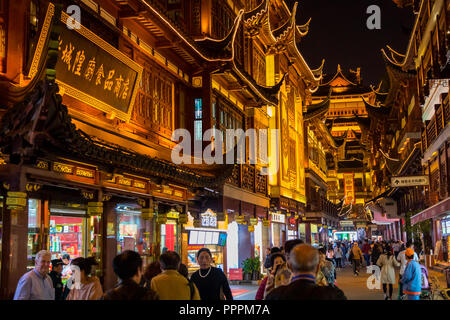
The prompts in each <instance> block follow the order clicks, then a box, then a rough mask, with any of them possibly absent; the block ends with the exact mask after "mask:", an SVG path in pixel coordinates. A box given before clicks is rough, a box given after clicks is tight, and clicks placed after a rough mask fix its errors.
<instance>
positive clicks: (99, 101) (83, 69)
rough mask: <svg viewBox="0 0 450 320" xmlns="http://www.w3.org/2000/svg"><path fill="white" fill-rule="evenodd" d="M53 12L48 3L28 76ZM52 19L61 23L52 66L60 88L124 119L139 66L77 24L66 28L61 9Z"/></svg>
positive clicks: (42, 48) (38, 56)
mask: <svg viewBox="0 0 450 320" xmlns="http://www.w3.org/2000/svg"><path fill="white" fill-rule="evenodd" d="M54 12H55V10H54V5H52V4H51V3H50V4H49V8H48V12H47V16H46V23H47V24H46V26H47V27H46V28H42V32H41V35H40V38H39V43H38V44H37V46H36V50H35V54H34V57H33V62H32V66H31V71H30V75H29V76H30V77H33V76H34V75H36V74H37V71H36V68H37V65H38V62H39V61H40V59H41V56H43V54H44V53H45V45H46V43H47V38H48V33H49V32H50V28H49V23H50V18H51V17H52V16H53V15H54ZM55 18H56V19H60V25H61V33H60V35H59V38H58V42H59V45H58V60H57V63H56V66H55V69H56V80H55V81H56V83H57V84H58V85H59V87H60V89H62V90H61V91H62V92H64V94H65V95H68V96H71V97H73V98H75V99H77V100H80V101H82V102H84V103H86V104H88V105H90V106H92V107H94V108H97V109H99V110H101V111H103V112H106V113H109V114H114V115H115V116H116V117H117V118H119V119H122V120H124V121H128V120H129V119H130V117H131V111H132V108H133V105H134V100H135V98H136V94H137V89H138V86H139V83H140V81H141V76H142V66H140V65H139V64H137V63H136V62H134V61H133V60H131V59H130V58H128V57H127V56H126V55H124V54H123V53H121V52H120V51H119V50H118V49H116V48H115V47H113V46H112V45H110V44H109V43H107V42H105V41H104V40H103V39H101V38H100V37H98V36H97V35H95V34H94V33H93V32H91V31H90V30H88V29H87V28H85V27H84V26H82V25H81V24H80V25H79V28H73V29H70V28H68V26H67V20H68V18H69V16H68V15H67V14H66V13H65V12H61V17H55Z"/></svg>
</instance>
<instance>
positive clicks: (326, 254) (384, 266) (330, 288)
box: [14, 239, 423, 301]
mask: <svg viewBox="0 0 450 320" xmlns="http://www.w3.org/2000/svg"><path fill="white" fill-rule="evenodd" d="M196 257H197V262H198V265H199V266H200V268H199V269H198V270H197V271H195V272H194V273H193V274H192V275H191V276H190V277H189V272H188V268H187V266H186V265H184V264H182V263H181V258H180V256H179V255H178V253H176V252H174V251H168V250H166V251H165V252H164V253H163V254H161V256H160V257H159V261H155V262H153V263H150V264H149V265H148V266H147V267H146V268H145V269H143V261H142V258H141V256H140V255H139V254H138V253H137V252H134V251H130V250H127V251H124V252H122V253H120V254H119V255H117V256H116V257H115V258H114V259H113V262H112V268H113V271H114V273H115V274H116V275H117V277H118V279H119V281H118V283H117V285H116V286H115V287H114V288H113V289H111V290H108V291H107V292H103V289H102V285H101V283H100V279H99V278H97V277H96V276H94V275H93V273H94V272H93V268H94V267H95V266H96V265H97V262H96V260H95V258H93V257H88V258H82V257H79V258H76V259H74V260H71V261H70V257H68V256H63V259H54V260H51V254H50V252H48V251H45V250H42V251H39V252H38V253H37V255H36V259H35V268H34V269H33V270H31V271H29V272H27V273H26V274H24V275H23V276H22V278H21V279H20V280H19V282H18V285H17V289H16V292H15V295H14V299H15V300H101V299H104V300H202V301H219V300H233V295H232V292H231V289H230V285H229V282H228V279H227V277H226V276H225V274H224V273H223V271H222V270H221V269H219V268H216V267H214V266H213V263H212V262H213V257H212V254H211V252H210V250H209V249H208V248H202V249H200V250H198V252H197V255H196ZM418 260H419V258H418V256H417V253H415V252H414V245H413V244H412V243H411V242H408V243H406V245H405V244H403V243H401V242H389V243H388V242H385V241H382V242H378V241H368V240H365V241H363V242H356V241H354V242H350V241H336V242H330V243H328V244H327V245H321V246H319V248H315V247H313V246H311V245H309V244H304V243H303V241H302V240H299V239H296V240H289V241H286V242H285V244H284V247H282V248H277V247H273V248H269V249H268V250H267V252H266V257H265V261H264V268H265V270H266V275H265V277H264V278H263V279H262V280H261V282H260V285H259V288H258V290H257V292H256V296H255V299H256V300H281V299H289V300H296V299H319V300H320V299H325V300H345V299H346V296H345V294H344V292H343V291H342V290H341V289H340V288H339V286H338V285H337V281H336V278H337V275H338V273H337V270H339V269H341V268H345V267H347V266H349V265H351V266H352V270H353V274H354V276H355V277H357V276H358V275H359V273H360V268H361V266H363V265H364V264H365V266H366V267H367V266H370V265H377V266H378V267H379V268H380V270H381V272H380V282H381V283H382V287H383V292H384V295H385V300H391V299H392V295H393V287H394V285H395V283H396V268H399V269H400V271H399V277H398V278H399V295H398V299H405V298H407V299H408V300H418V299H419V297H420V295H421V292H422V289H423V266H421V265H420V264H419V262H418ZM50 264H51V265H52V271H51V272H50V273H49V268H50ZM70 272H73V273H72V274H71V276H70V278H69V280H68V281H67V284H66V285H63V282H62V278H63V277H64V275H65V274H67V273H70Z"/></svg>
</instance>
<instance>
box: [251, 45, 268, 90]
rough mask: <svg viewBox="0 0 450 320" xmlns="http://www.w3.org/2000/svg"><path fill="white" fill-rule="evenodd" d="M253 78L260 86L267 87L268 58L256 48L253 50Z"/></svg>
mask: <svg viewBox="0 0 450 320" xmlns="http://www.w3.org/2000/svg"><path fill="white" fill-rule="evenodd" d="M253 78H254V79H255V80H256V82H257V83H258V84H260V85H263V86H265V85H266V58H265V56H264V54H263V53H262V52H261V50H259V49H258V48H257V47H256V46H254V50H253Z"/></svg>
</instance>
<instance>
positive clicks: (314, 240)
mask: <svg viewBox="0 0 450 320" xmlns="http://www.w3.org/2000/svg"><path fill="white" fill-rule="evenodd" d="M318 226H319V224H315V223H311V245H314V246H318V245H319V243H320V233H319V227H318Z"/></svg>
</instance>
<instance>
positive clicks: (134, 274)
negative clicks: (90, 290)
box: [103, 250, 158, 300]
mask: <svg viewBox="0 0 450 320" xmlns="http://www.w3.org/2000/svg"><path fill="white" fill-rule="evenodd" d="M113 270H114V273H115V274H116V275H117V276H118V277H119V279H120V283H119V284H118V285H117V286H116V287H115V288H114V289H111V290H109V291H108V292H106V293H105V295H104V296H103V299H104V300H158V295H157V294H156V292H155V291H153V290H152V289H147V288H143V287H141V286H140V285H139V283H140V281H141V277H142V258H141V256H140V255H139V254H138V253H137V252H134V251H131V250H126V251H124V252H122V253H121V254H119V255H118V256H116V257H115V258H114V260H113Z"/></svg>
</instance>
